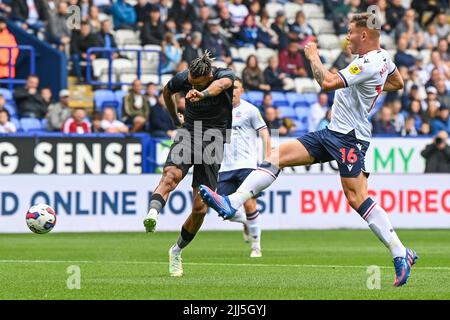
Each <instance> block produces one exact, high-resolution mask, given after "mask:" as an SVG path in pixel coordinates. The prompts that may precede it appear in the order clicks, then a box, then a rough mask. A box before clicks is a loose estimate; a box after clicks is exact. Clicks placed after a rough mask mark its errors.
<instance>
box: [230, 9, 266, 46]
mask: <svg viewBox="0 0 450 320" xmlns="http://www.w3.org/2000/svg"><path fill="white" fill-rule="evenodd" d="M259 33H260V31H259V28H258V26H257V25H256V21H255V17H254V16H252V15H248V16H247V17H245V19H244V22H243V23H242V26H241V30H240V31H239V34H238V36H237V39H238V40H237V41H236V44H237V45H238V46H239V47H240V46H245V47H251V48H261V47H264V44H263V43H262V42H260V40H259Z"/></svg>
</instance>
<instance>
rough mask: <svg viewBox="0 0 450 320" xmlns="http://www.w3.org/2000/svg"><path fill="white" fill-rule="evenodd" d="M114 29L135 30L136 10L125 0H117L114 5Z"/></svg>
mask: <svg viewBox="0 0 450 320" xmlns="http://www.w3.org/2000/svg"><path fill="white" fill-rule="evenodd" d="M112 16H113V23H114V29H115V30H118V29H130V30H133V29H134V27H135V24H136V11H134V8H133V6H131V5H130V4H128V3H126V1H125V0H116V2H114V4H113V5H112Z"/></svg>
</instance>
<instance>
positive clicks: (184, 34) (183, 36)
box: [175, 20, 201, 48]
mask: <svg viewBox="0 0 450 320" xmlns="http://www.w3.org/2000/svg"><path fill="white" fill-rule="evenodd" d="M200 33H201V32H200ZM191 38H192V23H191V22H190V21H189V20H186V21H185V22H183V25H182V26H181V32H179V33H177V34H176V35H175V39H177V41H178V43H179V44H180V46H181V47H183V48H184V47H185V46H186V45H187V44H188V43H189V42H190V41H191Z"/></svg>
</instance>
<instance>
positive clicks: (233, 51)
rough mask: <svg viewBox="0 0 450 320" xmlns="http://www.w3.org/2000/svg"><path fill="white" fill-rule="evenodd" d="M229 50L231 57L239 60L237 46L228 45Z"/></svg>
mask: <svg viewBox="0 0 450 320" xmlns="http://www.w3.org/2000/svg"><path fill="white" fill-rule="evenodd" d="M230 52H231V58H232V59H233V61H235V60H241V56H240V55H239V50H238V49H237V48H235V47H230Z"/></svg>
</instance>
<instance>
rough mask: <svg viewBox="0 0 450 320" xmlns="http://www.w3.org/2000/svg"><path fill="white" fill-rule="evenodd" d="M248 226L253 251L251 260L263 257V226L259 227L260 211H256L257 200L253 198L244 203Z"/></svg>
mask: <svg viewBox="0 0 450 320" xmlns="http://www.w3.org/2000/svg"><path fill="white" fill-rule="evenodd" d="M244 209H245V214H246V216H247V221H246V222H245V225H246V226H247V229H248V233H249V237H250V241H251V245H252V251H251V252H250V258H260V257H262V252H261V226H260V225H259V211H258V210H256V199H254V198H252V199H250V200H247V201H246V202H245V203H244Z"/></svg>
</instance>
